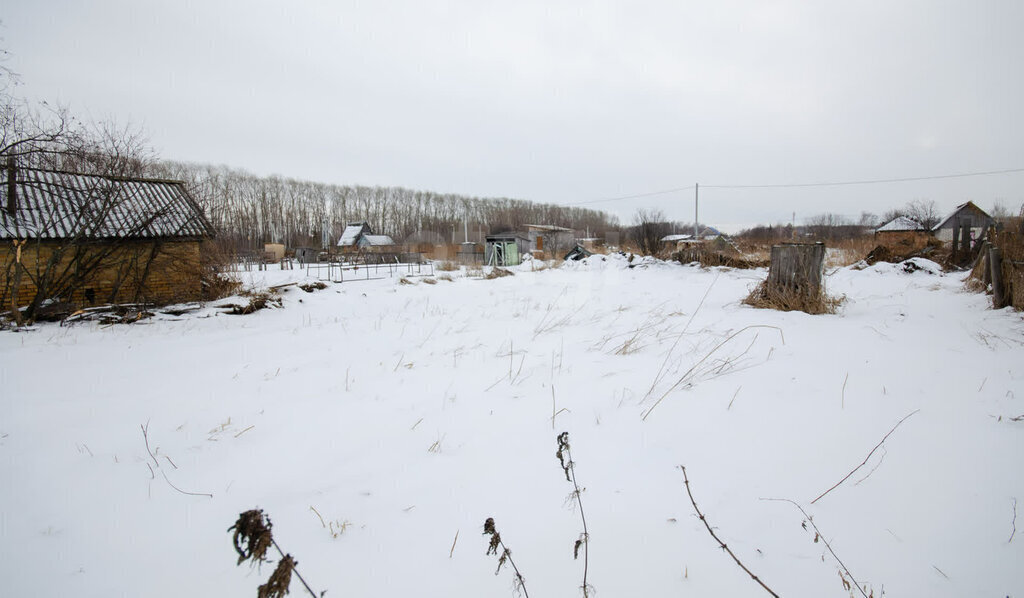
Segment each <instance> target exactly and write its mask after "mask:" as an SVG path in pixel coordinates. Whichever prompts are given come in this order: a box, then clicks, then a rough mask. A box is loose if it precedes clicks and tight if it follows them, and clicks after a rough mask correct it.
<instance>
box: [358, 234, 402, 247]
mask: <svg viewBox="0 0 1024 598" xmlns="http://www.w3.org/2000/svg"><path fill="white" fill-rule="evenodd" d="M363 238H364V239H366V242H367V243H369V244H370V245H373V246H374V247H380V246H383V245H394V244H395V240H394V239H392V238H391V237H389V236H387V235H363Z"/></svg>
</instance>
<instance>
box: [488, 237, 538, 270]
mask: <svg viewBox="0 0 1024 598" xmlns="http://www.w3.org/2000/svg"><path fill="white" fill-rule="evenodd" d="M485 239H486V241H487V243H486V245H485V247H484V263H485V264H487V265H488V266H518V265H519V264H521V263H522V262H523V255H524V254H528V252H529V251H530V239H529V237H528V236H526V235H524V234H523V233H516V232H507V233H499V234H494V235H487V237H486V238H485Z"/></svg>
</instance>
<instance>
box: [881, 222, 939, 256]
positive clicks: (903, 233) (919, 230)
mask: <svg viewBox="0 0 1024 598" xmlns="http://www.w3.org/2000/svg"><path fill="white" fill-rule="evenodd" d="M931 239H932V235H931V232H930V231H929V230H928V228H927V227H925V226H924V225H923V224H921V223H920V222H918V221H917V220H914V219H912V218H907V217H906V216H899V217H898V218H894V219H893V220H891V221H889V222H887V223H885V224H884V225H882V226H880V227H878V228H877V229H875V243H877V244H878V245H884V246H885V247H888V248H890V249H897V248H898V249H900V250H902V251H904V252H906V251H916V250H918V249H922V248H924V247H925V246H927V245H928V242H929V241H930V240H931Z"/></svg>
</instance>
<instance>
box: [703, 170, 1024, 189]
mask: <svg viewBox="0 0 1024 598" xmlns="http://www.w3.org/2000/svg"><path fill="white" fill-rule="evenodd" d="M1015 172H1024V168H1008V169H1006V170H987V171H983V172H964V173H959V174H939V175H934V176H918V177H903V178H896V179H872V180H866V181H835V182H827V183H789V184H773V185H702V186H703V187H706V188H711V189H787V188H794V187H839V186H845V185H874V184H878V183H906V182H911V181H934V180H938V179H959V178H965V177H972V176H989V175H994V174H1011V173H1015Z"/></svg>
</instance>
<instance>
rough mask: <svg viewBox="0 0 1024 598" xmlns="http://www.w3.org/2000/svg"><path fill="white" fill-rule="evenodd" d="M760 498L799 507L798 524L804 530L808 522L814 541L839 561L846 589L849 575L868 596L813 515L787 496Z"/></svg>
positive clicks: (865, 597) (864, 594) (854, 583)
mask: <svg viewBox="0 0 1024 598" xmlns="http://www.w3.org/2000/svg"><path fill="white" fill-rule="evenodd" d="M760 500H771V501H779V502H788V503H789V504H791V505H793V506H794V507H796V508H797V509H799V510H800V512H801V513H802V514H803V516H804V520H803V522H802V523H801V524H800V526H801V527H803V528H804V529H805V530H806V529H807V524H808V523H810V524H811V527H812V528H813V529H814V543H815V544H817V543H818V542H819V541H821V543H823V544H824V545H825V548H826V549H828V551H829V553H830V554H831V555H832V558H834V559H835V560H836V562H837V563H839V566H840V567H841V568H842V570H841V571H840V572H839V577H840V579H842V580H843V587H844V588H845V589H846V590H847V591H849V590H850V582H848V581H847V580H846V578H847V577H849V578H850V580H851V581H853V585H854V586H856V587H857V590H858V591H859V592H860V593H861V595H862V596H864V598H870V597H869V596H868V594H867V593H866V592H865V591H864V588H863V587H862V586H861V584H860V583H858V582H857V580H856V579H855V578H854V577H853V573H851V572H850V569H849V568H848V567H847V566H846V564H845V563H843V561H842V559H840V558H839V555H837V554H836V553H835V551H834V550H832V545H831V544H829V542H828V540H826V539H825V534H823V533H821V530H820V529H818V526H817V524H815V523H814V517H811V516H810V515H808V514H807V511H805V510H804V508H803V507H801V506H800V505H799V504H797V503H796V502H795V501H792V500H789V499H788V498H762V499H760ZM844 572H845V573H846V575H843V573H844ZM871 594H872V596H873V595H874V592H872V593H871Z"/></svg>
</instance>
